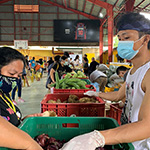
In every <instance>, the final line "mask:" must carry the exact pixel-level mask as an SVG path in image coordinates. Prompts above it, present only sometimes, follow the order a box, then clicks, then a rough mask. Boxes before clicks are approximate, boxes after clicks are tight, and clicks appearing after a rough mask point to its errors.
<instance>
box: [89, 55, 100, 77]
mask: <svg viewBox="0 0 150 150" xmlns="http://www.w3.org/2000/svg"><path fill="white" fill-rule="evenodd" d="M98 65H99V63H98V62H96V61H95V58H94V57H92V62H91V63H90V67H89V75H90V74H91V73H92V72H93V71H95V70H96V66H98Z"/></svg>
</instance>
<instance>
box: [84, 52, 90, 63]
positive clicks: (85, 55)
mask: <svg viewBox="0 0 150 150" xmlns="http://www.w3.org/2000/svg"><path fill="white" fill-rule="evenodd" d="M84 57H85V58H87V54H84ZM87 63H89V60H88V58H87Z"/></svg>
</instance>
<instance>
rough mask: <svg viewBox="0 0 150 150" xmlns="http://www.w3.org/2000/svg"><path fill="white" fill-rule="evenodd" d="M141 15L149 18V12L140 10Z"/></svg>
mask: <svg viewBox="0 0 150 150" xmlns="http://www.w3.org/2000/svg"><path fill="white" fill-rule="evenodd" d="M140 14H141V15H143V16H144V17H145V18H147V19H149V20H150V13H147V12H140Z"/></svg>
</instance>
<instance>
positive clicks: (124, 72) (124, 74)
mask: <svg viewBox="0 0 150 150" xmlns="http://www.w3.org/2000/svg"><path fill="white" fill-rule="evenodd" d="M128 71H129V69H128V68H126V67H125V66H119V67H118V68H117V69H116V73H117V75H118V76H119V77H120V78H122V79H123V80H124V81H125V80H126V77H127V73H128Z"/></svg>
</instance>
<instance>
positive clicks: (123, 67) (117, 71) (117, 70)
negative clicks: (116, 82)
mask: <svg viewBox="0 0 150 150" xmlns="http://www.w3.org/2000/svg"><path fill="white" fill-rule="evenodd" d="M126 70H128V68H127V67H125V66H119V67H118V68H117V69H116V73H117V75H119V73H120V71H126Z"/></svg>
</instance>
